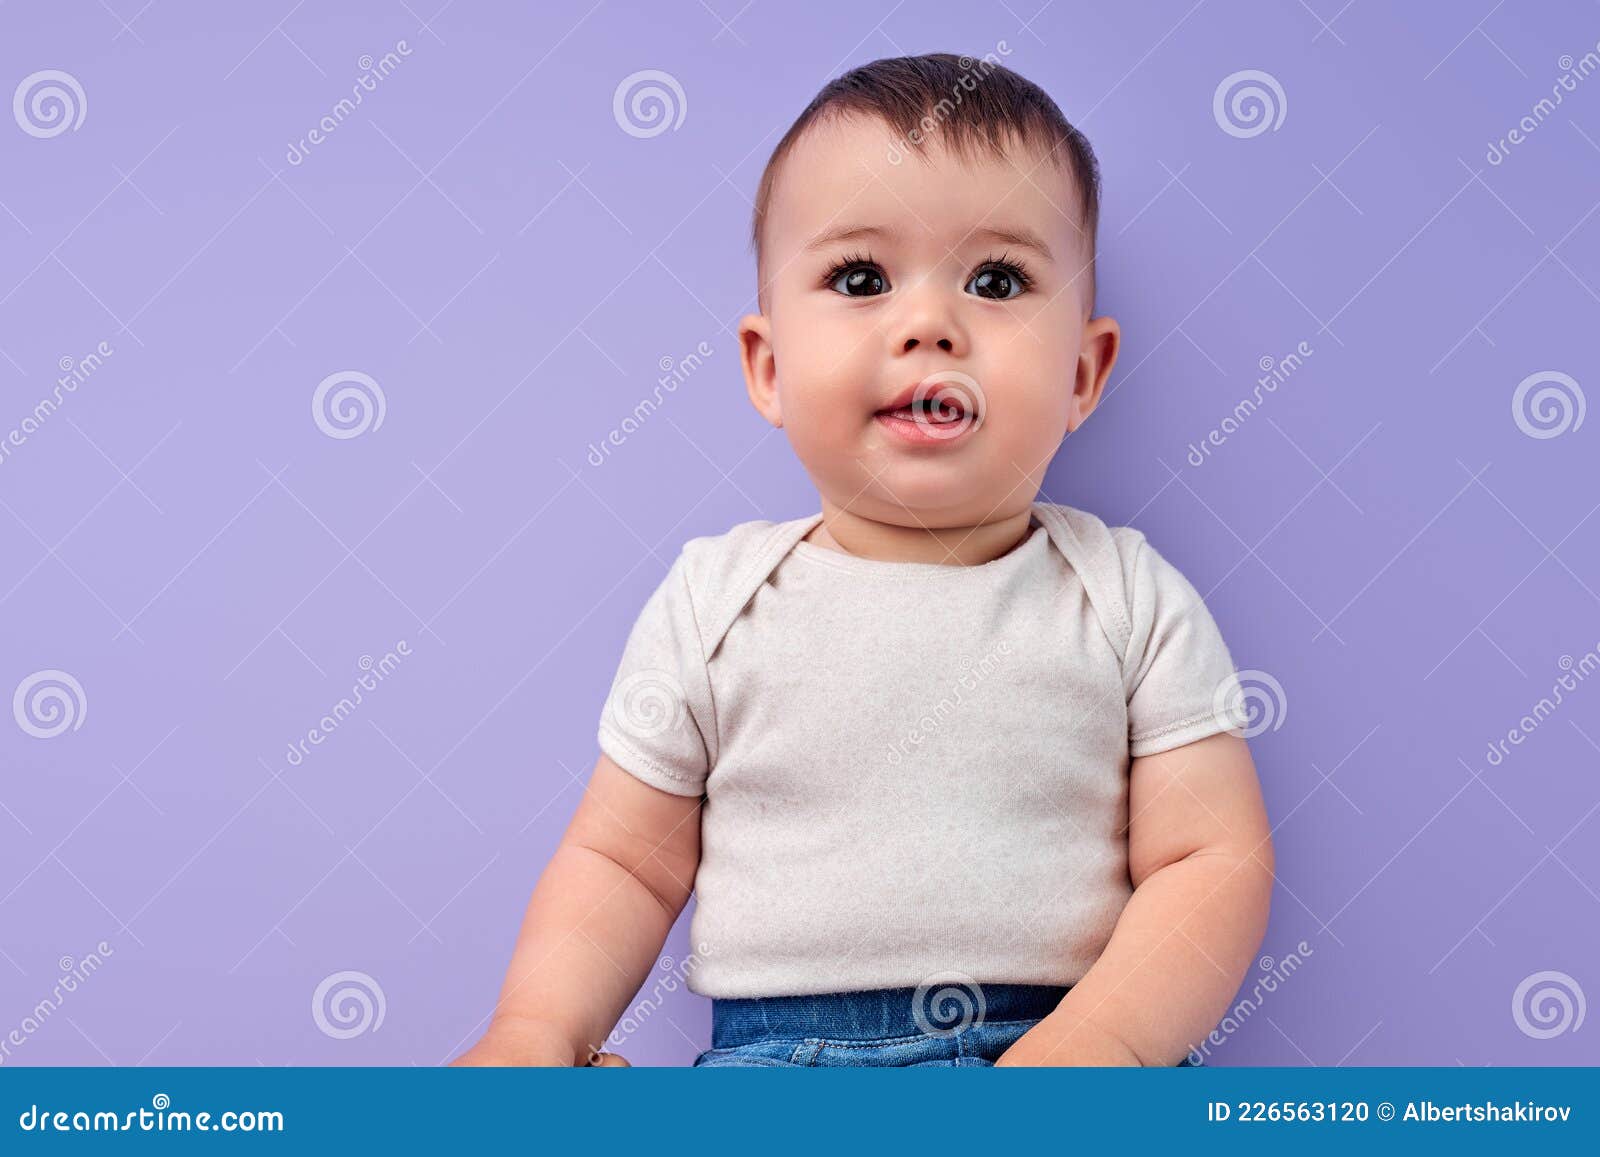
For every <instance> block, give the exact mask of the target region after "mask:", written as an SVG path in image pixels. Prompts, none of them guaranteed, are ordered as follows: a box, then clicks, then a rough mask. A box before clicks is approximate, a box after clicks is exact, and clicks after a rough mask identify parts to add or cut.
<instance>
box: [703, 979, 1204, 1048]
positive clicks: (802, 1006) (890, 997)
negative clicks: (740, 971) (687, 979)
mask: <svg viewBox="0 0 1600 1157" xmlns="http://www.w3.org/2000/svg"><path fill="white" fill-rule="evenodd" d="M1066 994H1067V989H1066V987H1065V986H1059V985H1048V984H984V985H977V986H964V987H963V988H962V989H960V990H959V991H957V990H946V991H944V992H943V993H935V994H934V995H933V997H932V999H931V1001H930V997H929V994H928V993H927V992H925V991H924V990H922V989H916V988H878V989H872V990H870V991H866V992H828V993H822V994H819V995H813V996H769V997H751V998H742V999H732V998H726V997H718V998H714V999H713V1000H712V1002H711V1047H710V1048H709V1049H707V1050H706V1051H705V1052H703V1053H701V1054H700V1055H699V1056H697V1057H696V1058H695V1060H694V1064H695V1067H697V1068H712V1067H718V1068H729V1067H735V1066H737V1067H741V1068H753V1067H764V1066H773V1067H778V1068H790V1067H797V1066H798V1067H808V1066H816V1067H837V1066H841V1065H867V1066H874V1067H912V1068H916V1067H926V1066H937V1067H945V1068H951V1067H955V1068H959V1067H967V1068H979V1067H989V1066H992V1065H993V1064H994V1062H995V1061H996V1060H998V1059H999V1057H1000V1055H1001V1054H1002V1053H1004V1052H1005V1051H1006V1050H1007V1049H1008V1048H1010V1047H1011V1046H1012V1045H1013V1044H1015V1043H1016V1042H1017V1040H1018V1039H1019V1038H1020V1037H1021V1036H1022V1034H1023V1033H1025V1032H1027V1031H1028V1030H1029V1029H1030V1028H1032V1027H1033V1026H1034V1025H1036V1024H1038V1023H1039V1021H1041V1020H1042V1019H1044V1017H1046V1016H1047V1015H1049V1014H1050V1013H1051V1012H1052V1011H1054V1009H1055V1007H1056V1006H1057V1005H1058V1004H1060V1003H1061V998H1062V997H1063V996H1065V995H1066ZM941 996H943V997H944V999H943V1000H941V999H940V997H941ZM1191 1063H1192V1062H1191V1061H1190V1060H1189V1059H1188V1058H1185V1059H1184V1061H1183V1064H1184V1065H1189V1064H1191Z"/></svg>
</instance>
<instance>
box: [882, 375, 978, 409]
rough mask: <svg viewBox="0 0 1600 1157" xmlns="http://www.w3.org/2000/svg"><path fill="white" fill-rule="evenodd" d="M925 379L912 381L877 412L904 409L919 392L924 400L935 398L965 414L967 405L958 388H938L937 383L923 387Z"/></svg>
mask: <svg viewBox="0 0 1600 1157" xmlns="http://www.w3.org/2000/svg"><path fill="white" fill-rule="evenodd" d="M925 381H927V378H922V379H919V380H918V381H915V382H912V383H911V384H910V385H909V386H907V387H906V388H905V389H903V390H901V391H900V392H899V393H898V394H896V395H895V396H894V397H893V398H891V399H890V400H889V402H888V403H887V404H886V405H884V406H881V407H879V409H878V411H877V412H878V413H880V414H886V413H888V412H889V411H891V410H900V409H904V408H905V407H906V406H909V405H910V404H911V402H912V400H913V399H915V398H916V397H917V396H918V394H919V393H920V394H921V396H922V397H923V399H924V400H932V399H937V400H938V401H939V402H940V403H941V404H942V405H945V406H950V407H953V408H954V409H957V410H959V411H960V412H961V413H962V414H963V415H965V414H966V412H967V409H968V407H967V405H966V402H965V399H964V397H963V396H962V393H961V391H960V390H940V389H939V387H938V385H937V383H935V384H934V385H931V386H928V387H926V388H925V387H924V386H923V382H925Z"/></svg>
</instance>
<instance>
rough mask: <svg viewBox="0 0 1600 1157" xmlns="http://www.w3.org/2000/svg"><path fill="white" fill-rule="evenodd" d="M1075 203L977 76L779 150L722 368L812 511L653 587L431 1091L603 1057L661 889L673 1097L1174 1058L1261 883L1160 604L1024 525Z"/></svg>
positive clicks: (1010, 111) (820, 129) (1099, 550)
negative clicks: (581, 782) (692, 1043)
mask: <svg viewBox="0 0 1600 1157" xmlns="http://www.w3.org/2000/svg"><path fill="white" fill-rule="evenodd" d="M1098 202H1099V176H1098V172H1097V168H1096V163H1095V159H1094V154H1093V153H1092V151H1091V150H1090V147H1089V144H1088V142H1087V141H1086V140H1085V139H1084V137H1083V136H1082V134H1080V133H1079V132H1078V131H1077V130H1076V129H1074V128H1073V127H1072V126H1071V125H1070V124H1068V123H1067V121H1066V120H1065V119H1064V118H1063V116H1062V114H1061V111H1060V109H1058V108H1057V107H1056V105H1055V103H1054V102H1053V101H1052V100H1051V99H1050V97H1048V96H1047V95H1046V94H1045V93H1044V92H1043V91H1041V90H1040V89H1039V88H1038V87H1036V86H1035V85H1033V84H1032V83H1030V82H1028V81H1027V80H1025V79H1023V78H1022V77H1020V76H1018V75H1016V74H1015V73H1013V72H1011V71H1009V70H1007V69H1005V68H1003V67H1001V66H999V64H998V62H996V61H993V60H982V61H974V60H972V59H971V58H958V57H955V56H952V55H947V54H937V55H929V56H918V57H903V58H897V59H890V60H880V61H877V62H875V63H872V64H869V65H866V66H864V67H862V68H858V69H856V70H854V71H852V72H850V73H848V74H846V75H845V76H842V77H840V78H839V79H837V80H835V81H833V82H832V83H830V84H829V85H827V86H826V87H825V88H824V89H823V90H822V91H821V93H820V94H818V96H817V97H816V99H815V100H813V101H812V102H811V104H810V105H809V106H808V107H807V108H806V110H805V111H804V112H803V113H802V114H801V116H800V118H799V119H798V120H797V121H796V122H795V123H794V125H793V126H792V127H791V128H790V129H789V132H788V133H787V134H786V135H785V136H784V138H783V140H782V141H780V142H779V144H778V146H777V148H776V149H775V150H774V152H773V154H772V157H771V159H770V161H769V162H768V164H767V168H766V171H765V173H764V174H763V176H762V179H761V184H760V188H759V191H758V194H757V199H756V206H755V220H754V229H753V239H754V245H755V249H756V265H757V275H758V284H759V287H760V291H759V295H758V307H759V308H760V310H761V312H760V313H759V314H753V315H750V316H748V317H745V318H743V319H742V321H741V322H740V330H739V334H740V341H741V345H742V360H743V368H744V376H745V381H746V385H747V388H748V392H749V396H750V400H751V402H752V403H753V404H754V405H755V407H756V409H757V410H758V411H759V412H760V413H761V415H762V417H764V418H765V419H766V420H767V421H768V422H770V423H771V424H772V425H774V426H777V427H781V428H782V429H783V430H785V431H786V432H787V434H788V438H789V442H790V444H791V445H792V446H793V448H794V451H795V453H796V454H797V455H798V456H799V458H800V461H801V463H802V464H803V465H804V467H805V469H806V472H807V473H808V474H809V476H810V478H811V479H812V481H813V483H814V484H815V485H816V488H817V490H818V492H819V496H820V500H821V501H820V506H821V509H820V511H819V512H818V513H813V514H810V515H808V516H806V517H804V518H799V519H794V520H792V521H786V522H768V521H755V522H746V523H742V524H740V525H738V526H735V527H733V528H732V529H731V530H729V531H728V532H727V533H725V534H722V535H718V536H713V537H704V538H696V539H693V540H691V541H689V542H688V543H686V544H685V545H684V547H683V549H682V551H681V552H680V553H679V554H678V556H677V557H676V559H675V560H674V561H673V563H672V565H671V567H670V569H669V570H668V571H667V574H666V577H665V578H664V579H663V580H662V581H661V584H660V586H659V587H658V588H657V589H656V590H655V592H654V593H653V594H652V595H651V597H650V599H649V601H648V602H647V603H646V604H645V606H644V609H643V611H642V612H641V614H640V616H639V618H638V621H637V622H636V623H635V625H634V627H633V630H632V633H631V634H630V636H629V638H628V642H627V646H626V648H625V651H624V654H623V656H622V660H621V663H620V666H619V669H618V671H617V675H616V679H615V681H614V682H613V684H612V687H611V692H610V695H609V698H608V700H607V702H606V704H605V707H604V710H603V713H602V717H601V721H600V727H599V746H600V749H601V752H602V754H601V755H600V758H599V761H598V763H597V764H596V766H595V769H594V773H593V776H592V778H591V780H590V782H589V784H588V788H587V791H586V794H585V796H584V798H583V801H582V803H581V804H580V805H579V807H578V810H577V813H576V815H575V816H574V817H573V819H572V822H571V825H570V826H569V827H568V829H567V831H566V833H565V835H564V836H563V838H562V841H561V843H560V846H559V847H558V848H557V849H556V851H555V853H554V855H553V856H552V857H551V860H550V863H549V865H548V866H547V867H546V869H545V872H544V874H543V876H542V877H541V878H540V880H539V883H538V886H537V887H536V888H535V889H534V892H533V897H532V899H531V901H530V903H529V905H528V910H527V915H526V918H525V920H524V923H523V927H522V932H521V936H520V939H519V940H518V943H517V946H516V950H515V953H514V955H513V958H512V961H511V966H510V970H509V974H508V975H507V977H506V981H505V985H504V987H503V989H502V991H501V994H500V999H499V1002H498V1004H497V1005H496V1008H495V1011H494V1014H493V1016H492V1018H491V1020H490V1024H489V1027H488V1029H487V1031H486V1032H485V1033H484V1035H483V1037H482V1039H481V1040H479V1042H478V1043H477V1044H476V1045H474V1046H473V1047H472V1048H471V1049H470V1050H469V1051H468V1052H467V1053H465V1054H464V1055H463V1056H462V1057H460V1058H459V1059H458V1060H457V1061H456V1062H455V1063H457V1064H516V1065H585V1064H624V1063H626V1062H624V1061H622V1060H621V1058H619V1057H616V1056H614V1055H613V1054H610V1053H604V1052H601V1051H600V1050H601V1048H602V1045H603V1042H604V1041H605V1039H606V1037H607V1034H608V1033H610V1031H611V1029H612V1026H613V1025H614V1024H615V1023H616V1022H617V1020H618V1018H619V1017H620V1016H621V1015H622V1013H623V1012H624V1011H625V1009H626V1008H627V1006H628V1003H629V1001H630V1000H632V999H633V998H634V996H635V994H636V993H637V991H638V990H639V988H640V987H641V985H642V984H643V983H644V981H645V980H646V979H647V977H648V976H649V974H650V971H651V968H652V966H653V965H654V963H655V961H656V958H657V954H658V953H659V951H660V950H661V947H662V944H663V941H664V940H665V938H666V936H667V934H668V931H669V930H670V929H671V927H672V925H673V923H674V921H675V920H676V918H677V917H678V915H679V913H680V912H681V911H682V909H683V907H684V905H685V904H686V903H687V901H688V899H689V897H690V895H691V894H696V895H697V907H696V910H695V914H694V919H693V922H692V927H691V942H692V953H691V956H690V959H689V961H687V962H686V969H687V983H688V986H689V987H690V988H691V989H692V990H693V991H695V992H698V993H700V994H702V995H705V996H709V997H711V998H712V1041H711V1044H712V1047H711V1048H710V1049H708V1050H706V1051H705V1052H702V1053H701V1054H700V1055H699V1056H698V1057H697V1058H696V1061H695V1064H696V1065H702V1066H713V1065H717V1066H720V1065H777V1066H786V1065H896V1066H904V1065H958V1066H959V1065H967V1066H978V1065H1177V1064H1182V1063H1191V1062H1189V1061H1188V1057H1189V1055H1190V1050H1191V1047H1192V1046H1193V1045H1195V1044H1196V1043H1197V1042H1199V1041H1200V1040H1201V1039H1202V1038H1203V1037H1205V1035H1206V1034H1207V1033H1208V1032H1209V1031H1210V1030H1211V1029H1212V1028H1213V1027H1214V1026H1215V1024H1216V1023H1217V1021H1218V1020H1219V1019H1220V1017H1221V1016H1222V1015H1223V1013H1224V1011H1225V1010H1226V1008H1227V1007H1228V1005H1229V1003H1230V1002H1231V1000H1232V997H1233V995H1234V994H1235V992H1236V991H1237V989H1238V986H1239V984H1240V982H1241V980H1242V978H1243V976H1244V974H1245V972H1246V970H1247V968H1248V966H1249V964H1250V962H1251V960H1252V958H1253V957H1254V956H1255V953H1256V950H1257V948H1258V947H1259V946H1260V943H1261V939H1262V936H1263V934H1264V932H1265V927H1266V921H1267V912H1268V900H1269V895H1270V892H1271V887H1272V881H1273V859H1272V848H1271V842H1270V837H1269V830H1268V825H1267V820H1266V814H1265V809H1264V807H1263V805H1262V800H1261V794H1260V789H1259V786H1258V784H1257V781H1256V774H1255V768H1254V765H1253V763H1252V762H1251V758H1250V753H1249V749H1248V748H1247V746H1246V744H1245V741H1244V740H1243V738H1241V737H1240V735H1239V732H1240V731H1241V730H1242V729H1243V728H1244V727H1245V726H1246V725H1247V723H1248V716H1247V714H1246V712H1245V710H1244V706H1243V702H1242V696H1241V695H1240V694H1239V684H1238V680H1237V677H1236V676H1235V674H1234V668H1233V664H1232V661H1231V659H1230V656H1229V652H1228V649H1227V646H1226V645H1225V643H1224V641H1223V639H1222V636H1221V634H1220V633H1219V631H1218V629H1217V626H1216V624H1215V622H1214V620H1213V619H1212V617H1211V615H1210V614H1209V612H1208V611H1207V609H1206V607H1205V604H1204V603H1203V602H1202V601H1201V599H1200V597H1199V595H1198V594H1197V592H1196V591H1195V589H1194V587H1193V586H1192V585H1191V584H1190V583H1189V582H1188V581H1187V580H1186V579H1185V578H1184V577H1183V575H1182V574H1181V573H1180V572H1179V571H1177V570H1176V569H1175V568H1174V567H1173V566H1172V565H1171V564H1170V563H1168V562H1167V561H1166V560H1165V559H1164V558H1163V557H1162V556H1161V555H1160V554H1158V553H1157V552H1156V550H1155V548H1154V547H1152V546H1151V545H1150V543H1149V542H1147V541H1146V539H1145V537H1144V535H1143V534H1141V533H1140V532H1139V531H1137V530H1134V529H1132V528H1129V527H1114V528H1113V527H1107V526H1106V524H1105V523H1103V522H1102V521H1101V520H1100V519H1098V518H1096V517H1095V516H1094V515H1092V514H1089V513H1087V512H1085V511H1081V510H1077V509H1074V508H1073V507H1070V506H1065V505H1060V504H1056V503H1050V502H1044V501H1040V500H1039V497H1038V496H1039V488H1040V484H1041V481H1042V480H1043V478H1044V474H1045V470H1046V468H1047V466H1048V465H1049V463H1050V460H1051V457H1052V456H1053V455H1054V453H1055V451H1056V449H1057V448H1058V447H1059V446H1060V444H1061V443H1062V441H1063V440H1064V439H1065V438H1066V436H1067V435H1069V434H1071V433H1073V432H1074V431H1076V430H1077V429H1078V428H1079V427H1080V426H1082V425H1083V423H1084V422H1085V421H1086V420H1087V419H1088V417H1089V415H1090V414H1091V413H1092V412H1093V410H1094V408H1095V406H1096V404H1097V403H1098V402H1099V400H1100V397H1101V394H1102V391H1103V389H1104V387H1105V384H1106V380H1107V378H1108V376H1109V375H1110V373H1111V368H1112V365H1113V364H1114V363H1115V361H1116V357H1117V349H1118V344H1119V341H1120V332H1119V329H1118V326H1117V323H1116V322H1115V321H1114V320H1112V319H1111V318H1109V317H1104V316H1096V315H1095V313H1094V308H1093V306H1094V247H1095V231H1096V223H1097V218H1098Z"/></svg>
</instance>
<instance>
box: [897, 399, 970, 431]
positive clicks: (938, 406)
mask: <svg viewBox="0 0 1600 1157" xmlns="http://www.w3.org/2000/svg"><path fill="white" fill-rule="evenodd" d="M878 415H879V416H880V417H885V418H897V419H899V420H901V421H905V422H924V423H927V424H929V425H934V426H950V425H955V424H956V423H959V422H962V421H964V420H965V419H966V417H967V409H966V407H965V406H963V405H962V404H961V401H960V399H958V398H955V397H932V398H921V399H917V400H914V401H911V402H907V403H906V404H905V405H903V406H898V407H895V408H893V409H888V410H879V411H878Z"/></svg>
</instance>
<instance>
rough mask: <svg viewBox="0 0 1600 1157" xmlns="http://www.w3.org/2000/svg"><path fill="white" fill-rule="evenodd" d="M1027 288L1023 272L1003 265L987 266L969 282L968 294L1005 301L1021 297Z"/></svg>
mask: <svg viewBox="0 0 1600 1157" xmlns="http://www.w3.org/2000/svg"><path fill="white" fill-rule="evenodd" d="M1025 288H1027V283H1026V281H1025V280H1024V279H1023V277H1022V275H1021V272H1020V271H1019V270H1015V269H1008V268H1006V267H1005V266H1003V265H987V266H985V267H984V268H982V269H980V270H979V271H978V272H977V274H976V275H975V276H974V277H973V278H972V280H971V281H969V282H967V292H968V293H971V294H973V295H974V296H977V297H988V298H992V299H994V300H996V301H1005V300H1007V299H1009V298H1013V297H1017V296H1020V295H1021V293H1022V291H1023V290H1024V289H1025Z"/></svg>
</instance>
